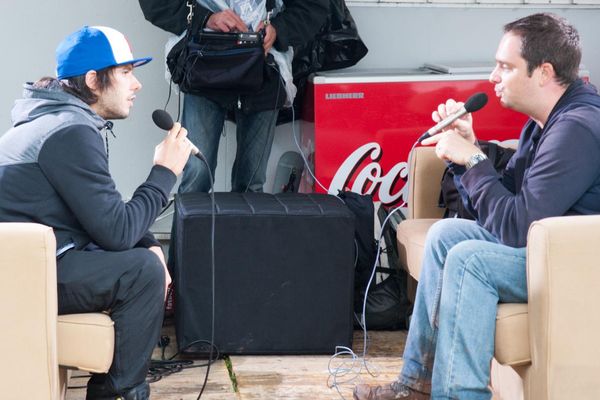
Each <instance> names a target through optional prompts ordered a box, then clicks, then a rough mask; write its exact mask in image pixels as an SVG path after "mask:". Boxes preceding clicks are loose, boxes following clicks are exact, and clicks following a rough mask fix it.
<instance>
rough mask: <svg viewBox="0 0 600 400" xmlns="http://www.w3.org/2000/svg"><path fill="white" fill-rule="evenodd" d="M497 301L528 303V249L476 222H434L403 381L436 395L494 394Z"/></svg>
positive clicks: (462, 398)
mask: <svg viewBox="0 0 600 400" xmlns="http://www.w3.org/2000/svg"><path fill="white" fill-rule="evenodd" d="M499 302H505V303H525V302H527V281H526V271H525V248H513V247H508V246H505V245H503V244H501V243H499V241H498V240H497V239H496V238H495V237H494V236H492V235H491V234H490V233H489V232H488V231H486V230H485V229H484V228H482V227H481V226H479V225H478V224H477V223H476V222H474V221H468V220H463V219H445V220H441V221H439V222H437V223H436V224H434V225H433V226H432V227H431V229H430V231H429V233H428V235H427V240H426V243H425V253H424V256H423V269H422V270H421V276H420V278H419V285H418V286H417V295H416V300H415V306H414V310H413V315H412V319H411V324H410V330H409V332H408V338H407V341H406V347H405V349H404V366H403V368H402V372H401V373H400V376H399V379H398V380H399V381H400V382H401V383H403V384H405V385H407V386H410V387H412V388H413V389H416V390H419V391H422V392H431V398H432V399H460V400H471V399H490V398H491V393H490V391H489V389H488V384H489V378H490V363H491V359H492V357H493V355H494V333H495V329H496V308H497V305H498V303H499Z"/></svg>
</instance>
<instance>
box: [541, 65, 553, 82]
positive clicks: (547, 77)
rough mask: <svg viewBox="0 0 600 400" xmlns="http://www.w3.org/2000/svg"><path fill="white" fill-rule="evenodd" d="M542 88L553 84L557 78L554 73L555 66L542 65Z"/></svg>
mask: <svg viewBox="0 0 600 400" xmlns="http://www.w3.org/2000/svg"><path fill="white" fill-rule="evenodd" d="M539 68H540V72H541V74H540V86H545V85H547V84H548V83H549V82H553V81H554V79H555V78H556V72H555V71H554V66H553V65H552V64H550V63H548V62H545V63H542V65H540V67H539Z"/></svg>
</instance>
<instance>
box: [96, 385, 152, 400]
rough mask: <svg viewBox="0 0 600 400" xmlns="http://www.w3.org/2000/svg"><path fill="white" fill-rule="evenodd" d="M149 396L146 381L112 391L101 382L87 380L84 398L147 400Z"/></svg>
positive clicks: (148, 387)
mask: <svg viewBox="0 0 600 400" xmlns="http://www.w3.org/2000/svg"><path fill="white" fill-rule="evenodd" d="M149 398H150V385H148V382H142V383H140V384H139V385H137V386H135V387H133V388H131V389H128V390H125V391H122V392H121V393H114V392H113V391H112V390H109V389H108V388H107V387H106V385H104V384H103V383H92V382H89V383H88V385H87V393H86V396H85V400H148V399H149Z"/></svg>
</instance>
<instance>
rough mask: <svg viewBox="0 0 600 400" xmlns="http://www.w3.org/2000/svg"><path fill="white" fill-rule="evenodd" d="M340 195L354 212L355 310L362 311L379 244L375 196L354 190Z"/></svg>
mask: <svg viewBox="0 0 600 400" xmlns="http://www.w3.org/2000/svg"><path fill="white" fill-rule="evenodd" d="M338 197H339V198H340V199H342V200H343V201H344V203H346V206H348V208H349V209H350V211H352V212H353V213H354V216H355V220H354V221H355V226H354V242H355V245H356V263H355V267H354V310H355V311H357V310H358V311H360V312H362V303H363V299H364V293H365V288H366V287H367V283H368V282H369V277H370V276H371V272H372V270H373V265H374V264H375V257H376V254H377V245H376V243H375V227H374V225H373V223H374V218H375V207H374V206H373V197H372V196H370V195H362V194H358V193H354V192H349V191H345V192H340V193H339V194H338Z"/></svg>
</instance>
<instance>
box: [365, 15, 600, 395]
mask: <svg viewBox="0 0 600 400" xmlns="http://www.w3.org/2000/svg"><path fill="white" fill-rule="evenodd" d="M504 32H505V33H504V36H503V37H502V40H501V41H500V44H499V46H498V50H497V52H496V67H495V69H494V70H493V72H492V74H491V76H490V81H491V82H492V83H493V84H494V88H495V91H496V95H497V96H498V98H499V99H500V102H501V103H502V104H503V105H504V106H505V107H508V108H511V109H514V110H516V111H519V112H522V113H524V114H526V115H528V116H529V117H530V120H529V121H528V122H527V124H526V125H525V127H524V128H523V131H522V133H521V137H520V141H519V148H518V150H517V152H516V153H515V155H514V156H513V157H512V159H511V160H510V162H509V164H508V166H507V168H506V169H505V170H504V171H503V174H502V176H498V174H497V173H496V171H495V170H494V166H493V165H492V163H491V162H490V161H489V160H488V159H487V158H486V156H485V155H484V154H483V153H482V152H481V150H480V149H479V148H478V147H477V145H476V144H475V143H476V136H475V132H474V131H473V126H472V118H471V116H470V115H467V116H465V117H464V118H462V119H459V120H457V121H456V122H455V123H454V124H453V125H451V126H450V127H449V128H448V129H446V130H445V131H444V132H443V133H441V134H439V135H436V136H433V137H431V138H429V139H426V140H425V141H423V144H425V145H434V144H435V146H436V154H437V156H438V157H439V158H441V159H443V160H446V161H447V162H448V163H449V164H450V167H451V168H452V170H453V172H454V174H455V176H457V177H458V178H459V179H458V180H456V181H457V183H458V185H459V191H460V192H461V193H462V194H463V195H464V196H465V198H464V200H465V201H466V202H467V203H468V204H469V206H470V208H471V211H472V214H473V215H474V216H476V221H469V220H461V219H447V220H442V221H440V222H438V223H436V224H435V225H433V227H432V228H431V229H430V231H429V232H428V236H427V240H426V244H425V250H424V257H423V268H422V271H421V275H420V279H419V285H418V289H417V295H416V300H415V307H414V312H413V316H412V320H411V325H410V330H409V333H408V338H407V342H406V347H405V350H404V365H403V368H402V372H401V373H400V376H399V377H398V380H397V381H395V382H393V383H392V384H389V385H384V386H376V387H369V386H367V385H358V386H357V387H356V388H355V391H354V398H355V399H358V400H385V399H413V400H414V399H429V398H430V396H431V398H433V399H461V400H462V399H469V400H470V399H486V400H487V399H490V398H491V393H490V390H489V388H488V384H489V379H490V363H491V359H492V357H493V353H494V332H495V317H496V308H497V304H498V302H508V303H525V302H527V279H526V271H525V246H526V244H527V231H528V229H529V225H530V224H531V223H532V222H533V221H535V220H539V219H542V218H546V217H553V216H561V215H578V214H600V157H598V155H599V154H600V96H598V93H597V92H596V90H595V88H594V87H593V86H592V85H589V84H585V83H584V82H582V81H581V80H580V79H578V71H579V63H580V60H581V49H580V46H579V35H578V33H577V31H576V29H575V28H574V27H573V26H571V25H570V24H569V23H568V22H567V21H565V20H564V19H562V18H559V17H557V16H555V15H552V14H535V15H531V16H528V17H524V18H522V19H519V20H517V21H515V22H512V23H509V24H507V25H506V26H505V27H504ZM460 107H462V103H456V102H455V101H454V100H448V101H447V102H446V103H445V104H441V105H440V106H439V107H438V109H437V110H436V111H434V112H433V119H434V120H435V121H440V120H441V119H443V118H445V117H446V116H447V115H449V114H451V113H453V112H456V111H457V110H458V109H459V108H460Z"/></svg>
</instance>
